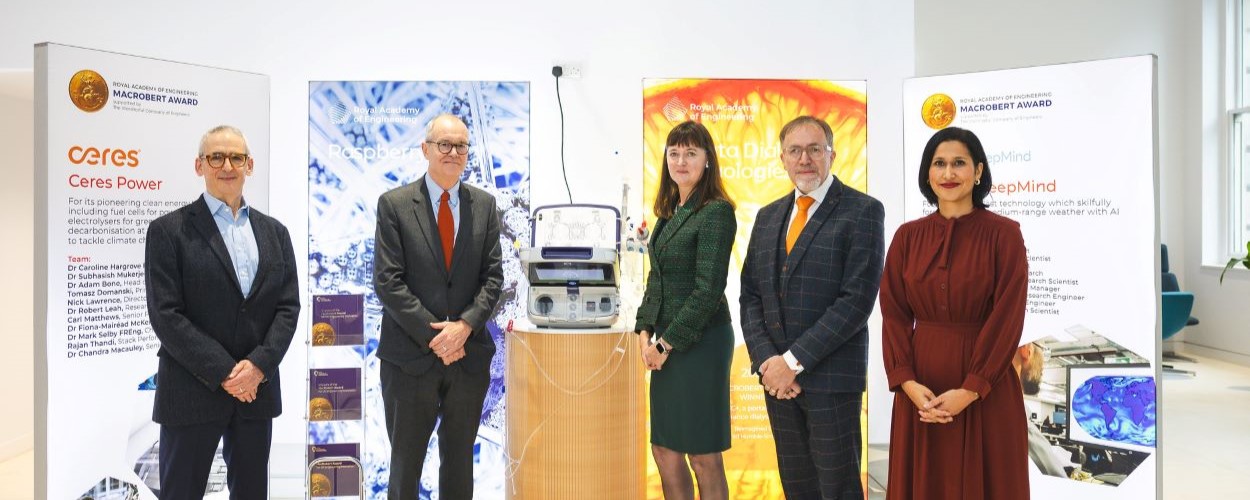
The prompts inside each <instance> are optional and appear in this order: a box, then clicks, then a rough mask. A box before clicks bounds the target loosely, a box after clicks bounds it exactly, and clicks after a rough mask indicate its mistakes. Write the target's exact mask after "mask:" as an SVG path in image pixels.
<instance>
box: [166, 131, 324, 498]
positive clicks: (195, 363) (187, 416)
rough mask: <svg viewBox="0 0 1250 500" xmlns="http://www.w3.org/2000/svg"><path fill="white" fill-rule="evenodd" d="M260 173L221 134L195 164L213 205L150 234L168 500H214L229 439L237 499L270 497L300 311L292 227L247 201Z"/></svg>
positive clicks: (178, 215) (234, 139)
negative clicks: (212, 485) (273, 448)
mask: <svg viewBox="0 0 1250 500" xmlns="http://www.w3.org/2000/svg"><path fill="white" fill-rule="evenodd" d="M254 168H255V162H254V160H253V158H252V157H251V153H250V151H249V150H248V147H247V140H246V139H245V138H244V137H243V133H242V132H240V131H239V130H238V129H237V128H234V127H231V126H227V125H223V126H219V127H216V128H213V129H212V130H209V131H208V132H207V133H206V134H204V137H203V138H202V139H201V140H200V152H199V155H198V156H196V158H195V172H196V174H197V175H199V176H200V177H203V178H204V191H205V192H204V195H203V196H200V197H199V198H196V199H195V201H193V202H191V203H190V204H188V205H186V206H184V207H182V208H179V209H178V210H175V211H173V212H170V213H168V214H166V215H164V216H161V217H160V218H157V219H156V220H154V221H152V223H151V224H150V225H148V232H147V248H146V253H145V260H144V273H145V282H146V287H147V301H148V319H149V321H150V322H151V324H152V330H154V331H155V332H156V336H157V338H158V339H160V341H161V348H160V350H159V351H157V356H159V357H160V361H159V368H158V369H157V373H156V403H155V405H154V408H153V409H152V419H153V420H155V421H156V422H157V423H159V424H161V437H160V475H161V486H160V493H161V498H162V499H166V500H168V499H184V498H185V499H192V498H194V499H199V498H203V496H204V492H205V489H206V488H207V483H208V476H209V472H210V467H211V466H212V463H213V459H214V458H215V455H216V452H217V443H218V442H219V441H222V440H223V438H224V448H223V456H224V458H225V460H226V480H227V484H228V486H229V488H230V498H232V499H264V498H267V497H268V492H269V445H270V437H271V435H272V432H271V429H272V422H273V418H274V417H277V416H278V415H279V414H280V413H282V388H281V386H280V385H279V380H278V364H279V363H281V362H282V357H283V356H284V355H285V354H286V350H287V347H288V346H289V345H290V344H291V337H292V336H294V334H295V325H296V321H297V319H298V317H299V310H300V303H299V283H298V281H297V276H296V270H295V266H296V260H295V252H294V251H293V250H292V247H291V237H290V235H289V234H288V233H287V230H286V227H284V226H283V225H282V224H281V223H280V222H278V221H277V220H275V219H273V218H271V217H269V216H267V215H265V214H263V213H261V212H260V211H259V210H256V209H255V208H253V207H249V206H248V205H247V202H246V201H245V200H244V199H243V184H244V182H245V181H246V180H247V178H248V176H250V175H252V171H253V169H254Z"/></svg>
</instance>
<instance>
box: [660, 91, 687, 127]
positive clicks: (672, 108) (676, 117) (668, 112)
mask: <svg viewBox="0 0 1250 500" xmlns="http://www.w3.org/2000/svg"><path fill="white" fill-rule="evenodd" d="M664 117H665V118H668V121H670V122H680V121H685V120H686V103H684V102H681V99H678V98H677V96H673V98H672V99H669V100H668V102H666V103H664Z"/></svg>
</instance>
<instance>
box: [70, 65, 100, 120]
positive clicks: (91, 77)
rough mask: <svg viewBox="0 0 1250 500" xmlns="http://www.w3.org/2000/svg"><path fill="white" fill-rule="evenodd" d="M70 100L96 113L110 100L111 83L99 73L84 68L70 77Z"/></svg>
mask: <svg viewBox="0 0 1250 500" xmlns="http://www.w3.org/2000/svg"><path fill="white" fill-rule="evenodd" d="M69 100H70V101H71V102H73V103H74V106H77V107H78V109H81V110H83V111H86V112H88V113H94V112H96V111H99V110H100V108H103V107H104V104H105V103H108V102H109V84H108V82H106V81H104V77H103V76H100V74H99V73H96V72H95V71H91V70H89V69H84V70H82V71H79V72H77V73H74V76H72V77H70V79H69Z"/></svg>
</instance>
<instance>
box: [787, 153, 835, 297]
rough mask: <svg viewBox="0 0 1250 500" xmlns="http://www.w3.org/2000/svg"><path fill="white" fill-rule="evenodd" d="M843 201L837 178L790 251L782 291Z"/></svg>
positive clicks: (808, 219) (809, 217)
mask: <svg viewBox="0 0 1250 500" xmlns="http://www.w3.org/2000/svg"><path fill="white" fill-rule="evenodd" d="M829 175H833V174H829ZM791 196H792V197H793V195H791ZM841 199H842V182H840V181H839V180H838V178H837V177H834V178H833V182H832V183H831V184H830V185H829V191H827V192H825V199H824V200H821V202H820V206H818V207H816V212H815V213H813V214H811V215H810V216H808V218H807V223H806V224H804V225H803V231H802V232H800V233H799V239H798V240H797V241H795V242H794V248H793V249H792V250H790V255H788V256H787V257H786V265H785V266H784V267H783V269H784V271H783V272H782V275H781V286H782V289H784V288H785V286H786V283H787V282H788V281H790V276H791V275H793V274H794V270H795V269H796V268H798V267H799V262H802V261H803V256H804V255H806V254H807V247H808V246H810V245H811V244H812V240H813V239H815V238H816V234H817V233H819V232H820V227H821V226H823V225H824V224H825V222H826V221H828V220H829V216H830V215H831V214H833V210H834V209H835V208H837V206H838V201H840V200H841ZM792 203H793V202H792Z"/></svg>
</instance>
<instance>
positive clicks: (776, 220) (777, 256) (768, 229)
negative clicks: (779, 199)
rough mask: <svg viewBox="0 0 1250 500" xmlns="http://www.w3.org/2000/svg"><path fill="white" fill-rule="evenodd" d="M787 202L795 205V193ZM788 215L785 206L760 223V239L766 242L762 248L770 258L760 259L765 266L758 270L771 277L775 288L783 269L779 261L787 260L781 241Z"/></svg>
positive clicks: (788, 204)
mask: <svg viewBox="0 0 1250 500" xmlns="http://www.w3.org/2000/svg"><path fill="white" fill-rule="evenodd" d="M786 203H787V206H790V205H794V195H793V194H791V195H790V196H788V197H786ZM761 212H762V211H761ZM788 215H790V211H789V210H786V209H784V208H783V209H782V210H773V211H772V213H771V214H769V215H767V217H768V218H767V219H765V220H764V221H762V223H761V224H760V238H762V239H761V240H759V241H763V242H765V243H766V244H765V245H763V246H762V248H763V251H764V252H766V253H765V254H764V255H765V256H767V257H770V258H763V259H760V260H759V265H760V266H763V268H759V269H758V272H759V273H760V276H767V277H769V281H771V282H772V284H773V287H774V288H775V287H776V286H777V283H778V282H779V281H780V280H778V279H775V278H779V276H777V271H778V270H779V269H781V263H780V262H778V261H779V260H780V261H781V262H785V258H786V254H785V247H783V246H781V245H782V244H781V243H779V242H781V241H782V240H781V237H782V236H781V231H782V228H784V227H786V217H787V216H788ZM751 238H752V239H754V238H755V236H754V235H752V236H751ZM778 248H780V250H778Z"/></svg>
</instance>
